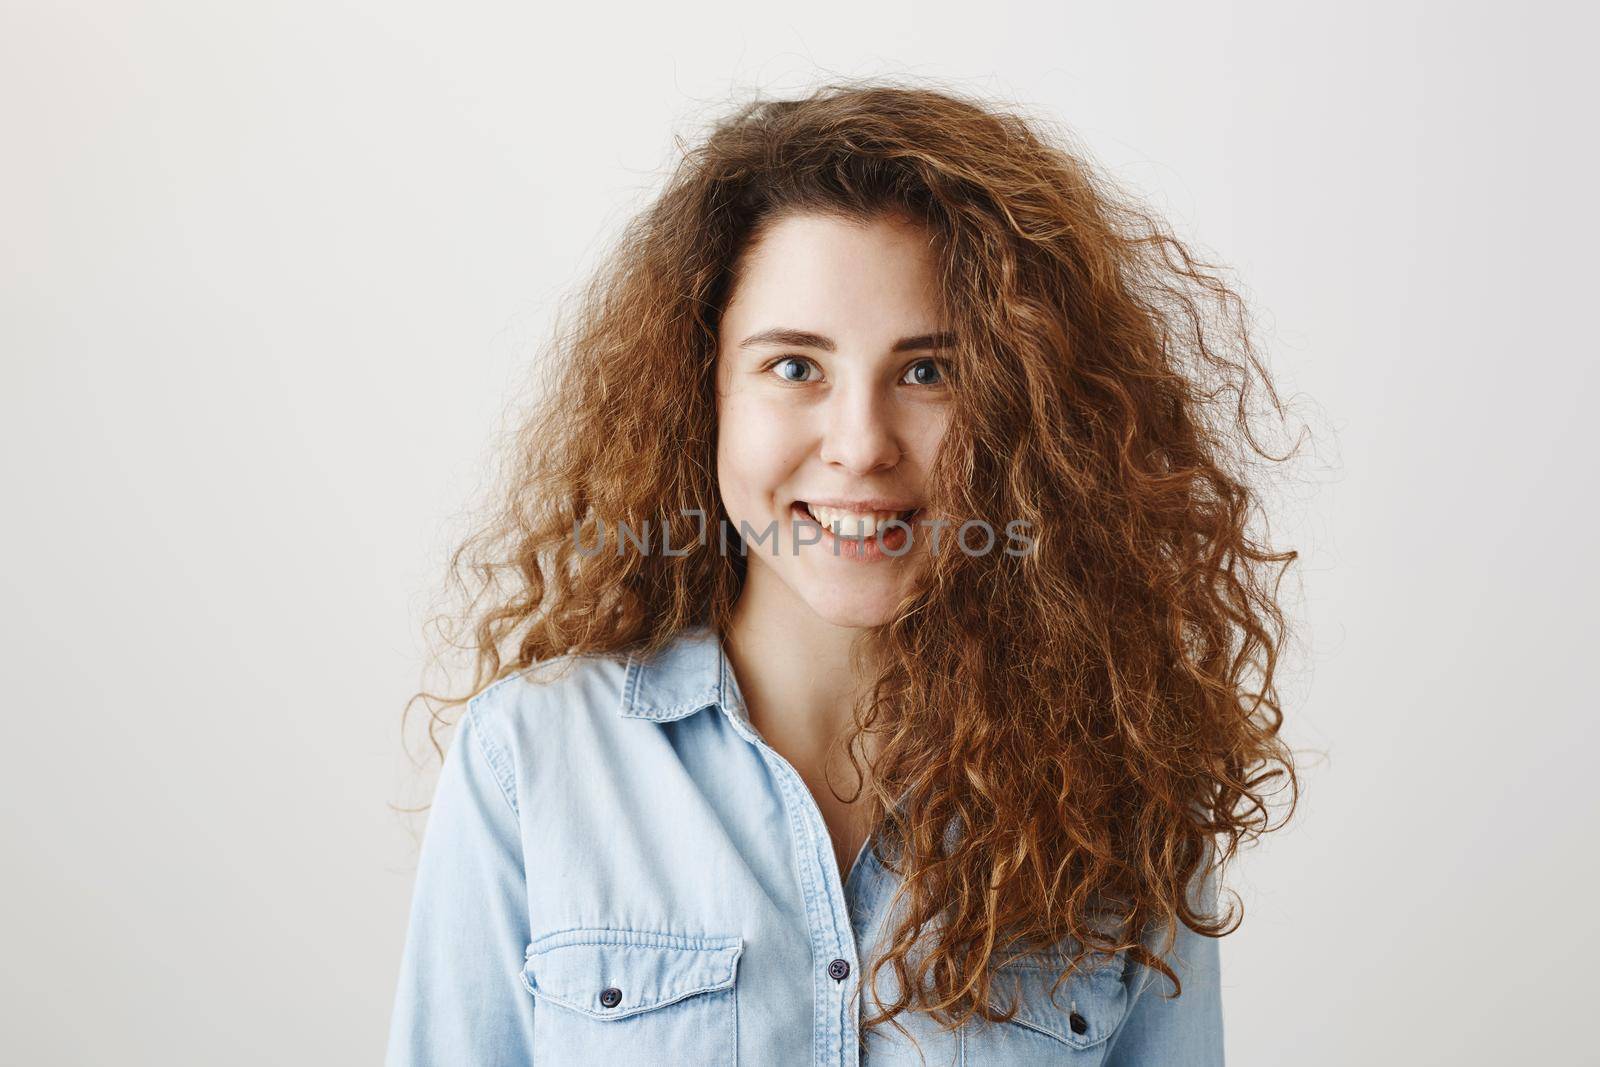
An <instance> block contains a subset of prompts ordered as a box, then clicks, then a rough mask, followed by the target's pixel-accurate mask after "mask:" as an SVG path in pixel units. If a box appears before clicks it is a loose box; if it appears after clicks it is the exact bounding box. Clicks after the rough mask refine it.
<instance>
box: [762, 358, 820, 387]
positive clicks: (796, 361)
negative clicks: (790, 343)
mask: <svg viewBox="0 0 1600 1067" xmlns="http://www.w3.org/2000/svg"><path fill="white" fill-rule="evenodd" d="M810 364H811V361H810V360H808V359H803V358H801V357H800V356H784V357H783V358H782V359H780V360H778V362H776V363H774V364H773V365H772V366H773V368H775V369H776V370H777V371H778V377H780V378H782V379H783V380H784V381H786V382H803V381H805V380H806V379H805V369H806V368H807V367H808V366H810ZM784 367H799V368H800V374H799V376H796V375H793V374H790V373H789V372H787V371H785V370H784V369H783V368H784Z"/></svg>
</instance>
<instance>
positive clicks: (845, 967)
mask: <svg viewBox="0 0 1600 1067" xmlns="http://www.w3.org/2000/svg"><path fill="white" fill-rule="evenodd" d="M849 973H850V964H849V962H848V961H846V960H834V961H833V962H832V963H830V964H828V977H829V978H832V979H833V980H834V981H835V982H842V981H844V980H845V976H846V975H848V974H849Z"/></svg>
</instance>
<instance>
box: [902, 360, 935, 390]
mask: <svg viewBox="0 0 1600 1067" xmlns="http://www.w3.org/2000/svg"><path fill="white" fill-rule="evenodd" d="M926 370H931V371H933V376H932V377H930V376H929V375H927V374H921V373H918V372H919V371H926ZM906 374H907V376H909V377H913V378H915V379H916V380H915V381H914V382H912V383H910V384H912V385H942V384H944V367H943V365H942V364H941V363H940V362H939V361H938V360H936V359H919V360H917V362H915V363H913V364H912V365H911V369H910V370H909V371H907V372H906ZM904 380H905V379H904V378H902V379H901V381H904Z"/></svg>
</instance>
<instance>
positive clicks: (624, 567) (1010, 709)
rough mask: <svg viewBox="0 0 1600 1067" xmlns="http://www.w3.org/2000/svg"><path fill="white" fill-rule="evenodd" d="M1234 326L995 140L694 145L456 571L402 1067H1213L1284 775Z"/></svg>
mask: <svg viewBox="0 0 1600 1067" xmlns="http://www.w3.org/2000/svg"><path fill="white" fill-rule="evenodd" d="M1217 310H1220V311H1221V312H1223V313H1224V314H1223V315H1221V316H1218V315H1217V314H1215V313H1214V312H1216V311H1217ZM1237 310H1238V304H1237V300H1236V299H1235V298H1234V295H1233V293H1232V292H1231V290H1229V289H1228V287H1227V286H1226V285H1224V284H1223V283H1222V282H1221V281H1220V280H1219V279H1218V278H1217V277H1216V276H1215V275H1214V274H1213V273H1210V272H1209V271H1208V269H1207V268H1206V267H1205V266H1204V265H1202V264H1198V263H1196V262H1195V261H1194V260H1193V258H1192V257H1191V256H1190V255H1189V254H1188V253H1187V251H1186V250H1185V249H1184V247H1183V246H1182V245H1181V244H1179V243H1178V242H1177V241H1176V240H1174V239H1173V238H1172V237H1171V236H1170V235H1169V234H1168V233H1167V231H1166V230H1165V229H1164V228H1163V227H1161V226H1160V225H1159V224H1158V223H1157V222H1155V221H1154V220H1152V219H1150V218H1149V217H1148V216H1147V215H1145V214H1143V213H1142V212H1140V211H1138V210H1136V209H1134V208H1132V207H1129V206H1128V205H1127V204H1125V203H1124V202H1122V201H1121V200H1119V199H1118V198H1116V197H1115V196H1114V195H1113V194H1112V192H1111V191H1110V190H1109V188H1108V187H1107V186H1106V184H1105V183H1104V181H1103V179H1101V178H1099V177H1097V176H1095V175H1094V174H1093V173H1092V172H1091V171H1090V170H1089V169H1088V168H1087V166H1086V165H1085V164H1084V163H1083V162H1081V161H1080V159H1079V158H1078V157H1077V156H1075V155H1073V154H1071V153H1070V152H1068V151H1066V150H1065V149H1064V148H1062V147H1060V145H1059V144H1056V143H1052V142H1051V141H1050V140H1047V139H1046V138H1044V137H1042V136H1041V135H1040V134H1039V133H1038V132H1037V131H1036V130H1035V129H1034V128H1033V127H1031V126H1030V124H1028V123H1027V122H1024V121H1023V120H1022V119H1020V118H1018V117H1016V116H1014V115H1008V114H1004V113H994V112H992V111H990V110H988V109H986V108H984V107H982V106H980V105H979V104H977V103H975V102H972V101H969V100H964V99H961V98H960V97H957V96H953V95H950V94H948V93H944V92H937V91H932V90H928V89H921V88H908V87H902V86H893V85H882V84H874V85H853V86H837V87H829V88H827V89H823V90H819V91H818V92H816V93H814V94H812V95H811V96H810V97H809V98H807V99H803V100H795V101H784V102H771V101H769V102H757V103H754V104H750V105H748V106H746V107H744V108H742V109H741V110H740V111H739V112H738V113H736V114H735V115H733V116H731V117H730V118H728V119H727V120H725V121H724V122H722V123H721V124H720V125H718V126H717V127H716V128H715V129H714V130H713V131H712V132H711V133H710V135H709V136H708V137H707V138H706V139H705V141H704V142H703V143H702V144H701V145H699V146H698V147H697V148H695V149H694V150H693V151H692V152H691V153H689V154H688V156H687V158H686V159H685V160H684V162H683V164H682V166H681V167H680V169H679V170H678V172H677V173H676V174H675V175H674V176H673V178H672V180H671V182H670V183H669V185H668V187H667V188H666V190H665V191H664V192H663V193H662V195H661V196H660V198H659V200H658V201H657V202H656V203H655V204H654V205H653V206H652V207H651V208H650V210H649V211H648V212H646V213H645V214H644V215H643V216H641V217H640V218H639V219H638V220H637V221H636V222H635V223H634V224H633V225H632V226H631V228H630V229H629V230H628V231H627V233H626V234H625V235H624V238H623V240H622V241H621V243H620V246H619V247H618V249H617V251H616V253H615V256H614V258H613V259H612V260H611V261H610V262H609V263H608V264H606V266H605V269H604V270H603V271H602V275H601V279H600V281H599V283H598V284H597V285H596V287H595V288H593V289H592V290H590V292H589V293H588V302H587V303H586V304H585V305H584V307H583V308H582V309H581V314H580V316H579V317H578V318H577V320H576V325H575V327H574V328H572V329H571V330H570V331H568V332H567V333H566V334H565V335H564V336H563V337H562V338H561V343H560V345H559V348H560V350H561V351H562V353H563V357H564V362H563V364H562V365H561V370H560V373H559V374H558V375H556V380H555V381H554V382H552V383H551V384H550V386H549V387H548V389H547V390H546V391H545V394H544V396H543V399H542V403H541V405H540V406H539V408H538V409H537V411H536V412H535V413H534V414H533V416H532V417H530V418H529V419H528V420H527V422H526V424H525V427H524V428H523V430H522V432H521V435H520V438H519V440H518V442H517V450H516V460H515V463H514V465H513V467H512V471H511V477H510V478H509V479H508V483H509V484H508V488H507V492H506V496H505V498H504V501H503V506H502V507H501V509H500V510H499V512H498V514H497V515H496V517H495V519H494V521H493V522H492V523H490V524H489V525H488V526H486V527H485V528H484V529H483V530H482V531H481V532H480V533H478V534H477V535H476V536H474V537H473V538H472V539H470V540H469V541H468V543H467V544H466V545H464V546H463V547H462V548H461V550H460V551H459V552H458V554H457V557H456V561H455V563H456V568H457V573H458V574H465V575H467V576H468V577H469V579H470V582H469V584H468V586H467V591H468V592H469V594H470V596H469V606H468V607H467V608H466V609H465V616H464V618H465V619H466V621H467V623H468V624H469V626H468V628H467V632H468V633H470V635H471V644H470V647H472V648H473V649H474V650H475V655H476V664H477V676H476V678H475V680H474V683H473V685H472V686H471V689H470V692H469V693H468V694H467V695H466V696H462V697H458V698H455V699H451V700H443V703H442V704H439V701H440V699H441V698H435V697H433V696H432V695H431V694H419V696H423V697H428V698H429V699H430V700H433V701H434V702H435V704H436V705H437V706H436V707H435V711H434V721H435V722H436V723H438V722H443V721H446V716H445V715H443V714H441V711H442V710H443V709H448V708H450V707H454V706H457V705H461V704H465V705H466V710H465V712H464V714H462V715H461V717H460V719H459V723H458V728H457V733H456V735H455V737H454V739H453V742H452V746H451V748H450V750H449V754H448V757H447V758H446V760H445V763H444V768H443V771H442V775H441V778H440V781H439V784H438V787H437V792H436V795H435V799H434V804H433V806H432V812H431V815H430V818H429V825H428V830H427V837H426V840H425V842H424V845H423V850H422V855H421V860H420V867H419V870H418V873H417V881H416V888H415V893H414V898H413V905H412V914H411V925H410V930H409V936H408V940H407V942H406V948H405V956H404V962H403V965H402V973H401V979H400V988H399V994H398V999H397V1003H396V1009H395V1014H394V1020H393V1028H392V1033H391V1036H390V1046H389V1063H390V1064H423V1063H427V1064H510V1063H529V1062H542V1063H562V1064H564V1063H575V1062H583V1060H584V1058H592V1059H594V1061H595V1062H602V1063H611V1064H635V1063H662V1064H732V1063H736V1062H737V1063H744V1064H791V1063H792V1064H800V1063H807V1064H817V1065H821V1064H829V1065H835V1064H855V1063H869V1064H873V1065H885V1064H911V1063H928V1064H943V1063H961V1062H965V1063H980V1064H990V1063H994V1064H1034V1063H1039V1064H1043V1063H1067V1062H1070V1063H1082V1064H1120V1065H1126V1064H1161V1065H1172V1064H1187V1063H1196V1064H1210V1063H1218V1062H1221V1060H1222V1016H1221V1002H1220V988H1219V969H1218V952H1217V940H1216V939H1217V937H1218V936H1220V935H1221V934H1224V933H1227V932H1229V931H1230V930H1231V929H1233V928H1234V926H1236V925H1237V922H1238V918H1239V917H1238V915H1237V914H1235V913H1234V909H1232V908H1230V909H1228V910H1227V911H1226V912H1222V911H1221V910H1220V909H1219V894H1218V891H1217V886H1218V885H1219V882H1220V870H1221V866H1222V865H1223V864H1224V863H1225V862H1226V861H1227V860H1228V859H1230V858H1231V857H1232V856H1233V855H1234V853H1235V852H1236V850H1237V847H1238V846H1239V845H1240V844H1241V843H1242V842H1244V841H1245V840H1247V839H1249V838H1251V837H1253V836H1255V835H1258V834H1259V833H1261V832H1262V831H1263V830H1265V829H1268V828H1270V824H1269V820H1268V818H1267V810H1268V809H1267V806H1266V805H1267V801H1268V799H1269V797H1268V790H1267V786H1268V785H1269V784H1271V783H1273V782H1274V781H1275V780H1276V781H1278V782H1280V783H1281V784H1282V785H1284V786H1286V787H1287V792H1288V795H1289V798H1290V801H1291V808H1292V799H1293V794H1294V783H1295V778H1294V771H1293V767H1292V763H1291V761H1290V759H1289V755H1288V752H1287V750H1286V749H1285V748H1284V746H1283V744H1282V742H1281V740H1280V739H1279V737H1278V727H1279V723H1280V721H1281V715H1280V713H1279V710H1278V706H1277V703H1276V701H1275V698H1274V695H1275V693H1274V686H1273V671H1274V667H1275V663H1276V655H1277V651H1278V648H1279V646H1280V643H1281V641H1282V640H1283V618H1282V613H1281V611H1280V609H1279V607H1278V605H1277V604H1276V603H1275V600H1274V595H1273V592H1272V590H1273V589H1274V586H1273V584H1272V582H1271V581H1270V574H1269V571H1271V570H1273V569H1275V567H1274V565H1277V564H1287V563H1288V562H1289V561H1290V560H1292V559H1293V558H1294V553H1292V552H1272V551H1269V550H1267V549H1266V548H1264V547H1261V546H1258V545H1257V544H1255V543H1254V542H1253V541H1252V540H1251V539H1250V538H1249V536H1248V535H1247V532H1246V520H1247V518H1249V516H1250V514H1251V513H1252V511H1253V510H1254V509H1255V505H1256V496H1255V494H1254V493H1253V492H1252V491H1251V490H1250V489H1249V488H1248V487H1247V485H1246V483H1245V481H1244V480H1243V479H1242V476H1241V473H1240V469H1239V468H1240V467H1241V466H1242V459H1241V457H1242V456H1243V455H1244V454H1245V450H1244V449H1242V448H1240V447H1238V446H1239V445H1240V444H1241V443H1243V444H1248V445H1249V446H1250V448H1252V449H1255V448H1256V446H1255V445H1254V440H1255V438H1254V437H1253V436H1252V434H1251V433H1250V429H1249V426H1248V424H1247V420H1246V415H1247V412H1248V410H1249V408H1248V405H1247V403H1246V398H1247V393H1248V391H1249V387H1250V384H1251V381H1252V379H1253V377H1256V376H1260V377H1261V378H1262V380H1263V382H1265V377H1264V372H1263V371H1262V369H1261V367H1260V365H1259V362H1258V361H1257V360H1256V358H1255V356H1254V355H1253V353H1252V349H1251V347H1250V343H1249V340H1248V337H1247V336H1246V332H1245V330H1244V328H1243V326H1242V325H1240V324H1241V323H1242V321H1243V318H1242V316H1240V315H1238V314H1237ZM1266 393H1267V395H1268V396H1269V397H1272V393H1271V387H1270V383H1266ZM1219 397H1221V398H1222V400H1221V401H1220V402H1219V399H1218V398H1219ZM1230 398H1231V399H1230ZM1272 400H1273V403H1274V405H1276V398H1275V397H1272ZM852 779H853V781H852Z"/></svg>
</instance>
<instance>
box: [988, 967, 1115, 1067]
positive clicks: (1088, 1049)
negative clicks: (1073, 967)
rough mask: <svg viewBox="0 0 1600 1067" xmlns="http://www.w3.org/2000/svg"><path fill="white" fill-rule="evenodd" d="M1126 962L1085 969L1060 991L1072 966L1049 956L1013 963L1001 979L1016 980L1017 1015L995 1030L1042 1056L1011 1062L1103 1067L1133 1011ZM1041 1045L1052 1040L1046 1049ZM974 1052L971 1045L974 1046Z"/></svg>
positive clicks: (1071, 978) (1044, 1045)
mask: <svg viewBox="0 0 1600 1067" xmlns="http://www.w3.org/2000/svg"><path fill="white" fill-rule="evenodd" d="M1124 960H1125V956H1124V955H1123V954H1118V955H1117V956H1115V957H1112V958H1111V959H1110V960H1109V961H1107V960H1104V959H1102V960H1101V961H1099V962H1098V963H1094V964H1091V965H1086V966H1087V969H1086V970H1083V971H1081V972H1080V973H1078V974H1074V975H1072V976H1071V977H1069V978H1068V979H1067V980H1066V981H1064V982H1062V983H1061V985H1060V986H1058V987H1056V989H1055V993H1054V996H1053V997H1052V994H1051V987H1052V986H1054V985H1055V981H1056V979H1057V978H1059V977H1060V976H1061V974H1062V972H1064V971H1065V970H1066V969H1067V963H1068V961H1067V960H1066V959H1064V958H1057V957H1054V956H1047V955H1029V956H1020V957H1018V958H1016V959H1014V960H1011V961H1010V962H1008V963H1007V964H1005V966H1004V967H1003V968H1002V969H1001V970H1000V972H999V973H1000V974H1005V975H1008V976H1009V975H1012V974H1014V975H1015V976H1016V977H1015V979H1012V978H1010V977H1008V978H1007V982H1008V983H1010V982H1012V981H1014V982H1015V983H1016V989H1017V1001H1016V1003H1017V1005H1018V1006H1017V1013H1016V1015H1015V1016H1013V1018H1012V1020H1011V1022H1010V1023H1009V1024H1008V1025H1006V1026H996V1027H995V1029H996V1030H998V1031H999V1032H1000V1035H1001V1038H1002V1040H1005V1041H1008V1042H1009V1043H1011V1044H1016V1045H1018V1046H1021V1045H1022V1044H1023V1043H1024V1040H1023V1039H1024V1038H1026V1039H1027V1040H1026V1045H1027V1047H1029V1048H1037V1049H1039V1050H1040V1058H1039V1059H1038V1060H1037V1061H1036V1060H1034V1059H1028V1058H1025V1057H1022V1056H1021V1055H1020V1048H1019V1054H1018V1058H1017V1059H1015V1060H1011V1061H1007V1062H1016V1063H1033V1062H1041V1063H1043V1062H1052V1063H1054V1062H1059V1061H1060V1060H1061V1059H1062V1058H1063V1057H1066V1058H1067V1059H1068V1061H1069V1062H1071V1063H1075V1064H1078V1063H1082V1064H1091V1063H1099V1062H1100V1060H1101V1059H1102V1058H1103V1055H1104V1051H1105V1044H1106V1042H1107V1040H1108V1039H1109V1038H1110V1037H1111V1035H1112V1034H1114V1033H1116V1031H1117V1028H1118V1027H1119V1026H1120V1025H1122V1019H1123V1016H1124V1015H1126V1014H1127V1010H1128V988H1127V986H1126V984H1124V982H1123V980H1122V970H1123V964H1124ZM1041 1039H1048V1042H1049V1043H1044V1042H1043V1040H1041ZM969 1048H970V1045H969Z"/></svg>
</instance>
